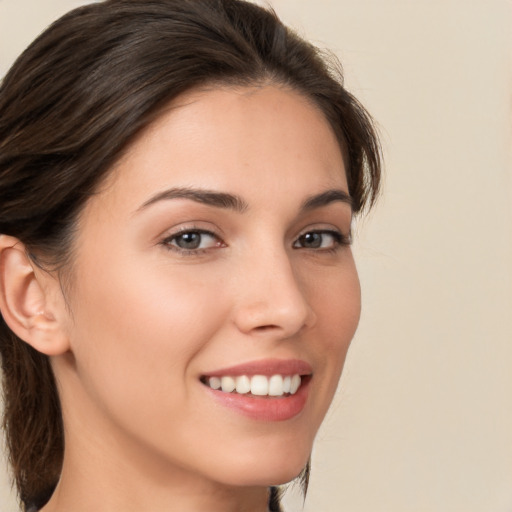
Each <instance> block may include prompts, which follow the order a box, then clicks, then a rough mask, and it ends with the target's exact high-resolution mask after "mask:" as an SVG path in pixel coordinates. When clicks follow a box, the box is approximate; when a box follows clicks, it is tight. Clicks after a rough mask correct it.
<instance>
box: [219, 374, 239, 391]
mask: <svg viewBox="0 0 512 512" xmlns="http://www.w3.org/2000/svg"><path fill="white" fill-rule="evenodd" d="M220 385H221V387H222V391H224V393H231V391H234V390H235V386H236V384H235V379H233V377H222V378H221V379H220Z"/></svg>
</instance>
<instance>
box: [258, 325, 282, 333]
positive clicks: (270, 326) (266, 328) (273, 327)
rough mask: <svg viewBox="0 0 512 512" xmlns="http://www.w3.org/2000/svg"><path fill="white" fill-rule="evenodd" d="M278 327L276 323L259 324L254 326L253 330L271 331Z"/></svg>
mask: <svg viewBox="0 0 512 512" xmlns="http://www.w3.org/2000/svg"><path fill="white" fill-rule="evenodd" d="M278 328H279V327H278V326H277V325H260V326H258V327H255V328H254V330H255V331H259V332H266V331H271V330H273V329H278Z"/></svg>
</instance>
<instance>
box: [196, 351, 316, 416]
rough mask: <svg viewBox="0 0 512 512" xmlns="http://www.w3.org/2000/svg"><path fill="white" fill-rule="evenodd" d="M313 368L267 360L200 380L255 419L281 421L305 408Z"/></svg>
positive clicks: (301, 363)
mask: <svg viewBox="0 0 512 512" xmlns="http://www.w3.org/2000/svg"><path fill="white" fill-rule="evenodd" d="M311 378H312V368H311V365H309V364H308V363H306V362H305V361H301V360H298V359H288V360H280V359H267V360H261V361H252V362H249V363H244V364H241V365H236V366H231V367H228V368H222V369H219V370H215V371H212V372H208V373H207V374H204V375H202V376H201V382H202V383H203V384H204V385H205V389H206V390H207V392H209V393H211V395H212V396H213V397H214V399H215V400H217V401H218V402H220V403H222V404H223V405H225V406H227V407H229V408H231V409H235V410H237V411H238V412H240V413H242V414H244V415H245V416H249V417H251V418H253V419H258V420H264V421H282V420H286V419H290V418H293V417H294V416H296V415H297V414H299V413H300V412H301V411H302V409H303V408H304V406H305V404H306V401H307V397H308V389H309V383H310V381H311Z"/></svg>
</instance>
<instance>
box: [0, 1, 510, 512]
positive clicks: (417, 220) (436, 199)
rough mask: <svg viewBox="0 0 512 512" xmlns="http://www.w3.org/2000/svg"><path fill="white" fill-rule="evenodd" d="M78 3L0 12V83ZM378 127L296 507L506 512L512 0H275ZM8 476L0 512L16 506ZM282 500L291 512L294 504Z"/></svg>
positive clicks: (3, 6)
mask: <svg viewBox="0 0 512 512" xmlns="http://www.w3.org/2000/svg"><path fill="white" fill-rule="evenodd" d="M80 3H83V2H80V1H72V0H0V76H1V75H3V74H4V73H5V71H6V69H7V67H8V66H9V64H10V63H11V62H12V60H13V59H14V57H15V55H16V54H18V53H19V52H20V51H21V50H22V48H23V47H24V46H25V45H26V44H28V42H29V41H30V40H31V39H32V38H33V37H34V36H35V35H36V34H37V33H38V32H39V31H41V29H42V28H43V27H44V26H45V25H46V24H47V23H49V22H50V21H51V20H52V19H54V18H55V17H56V16H58V15H59V14H61V13H63V12H64V11H66V10H68V9H69V8H71V7H73V6H75V5H78V4H80ZM272 4H273V6H274V7H275V9H276V10H277V12H278V13H279V14H280V15H281V16H282V17H283V18H284V19H285V20H286V21H288V22H289V23H290V24H291V25H293V26H294V27H296V28H297V29H298V30H299V32H301V33H303V34H305V35H307V36H308V37H310V38H312V39H313V40H314V41H315V42H317V43H318V44H320V45H321V46H325V47H329V48H332V49H334V50H335V51H336V53H337V54H338V55H339V57H340V58H341V60H342V62H343V64H344V68H345V72H346V83H347V86H348V87H349V89H351V90H352V91H353V92H355V94H356V95H357V96H358V97H359V98H360V99H361V100H362V101H363V103H364V104H365V105H366V106H367V107H368V108H369V110H370V111H371V112H372V113H373V115H374V116H375V118H376V119H377V120H378V122H379V124H380V126H381V131H382V136H383V142H384V147H385V155H386V162H387V171H386V181H385V190H384V196H383V198H382V200H381V201H380V204H379V206H378V208H377V209H376V210H375V212H374V213H373V214H372V215H371V216H370V217H369V218H367V219H365V220H363V221H360V222H359V226H358V232H359V234H358V237H357V241H356V246H355V252H356V255H357V257H358V262H359V269H360V275H361V281H362V286H363V300H364V309H363V315H362V322H361V325H360V329H359V331H358V333H357V335H356V338H355V340H354V344H353V346H352V348H351V351H350V354H349V359H348V361H347V365H346V369H345V373H344V376H343V378H342V383H341V389H340V392H339V395H338V397H337V399H336V402H335V404H334V406H333V408H332V410H331V412H330V414H329V415H328V418H327V420H326V422H325V425H324V427H323V429H322V431H321V432H320V434H319V436H318V440H317V444H316V449H315V452H314V455H313V478H312V482H311V488H310V493H309V495H308V498H307V500H306V505H305V510H306V511H307V512H339V511H343V512H511V511H512V371H511V370H512V206H511V204H512V170H511V169H512V151H511V144H510V143H511V134H512V121H511V85H512V58H511V57H512V36H511V34H512V30H511V28H512V2H511V1H510V0H337V1H336V0H323V1H322V0H315V1H313V0H274V1H273V2H272ZM9 496H10V495H9V484H8V483H7V479H6V477H4V478H2V483H0V503H1V504H2V505H1V507H0V510H1V512H10V511H14V510H16V507H15V505H14V502H13V501H12V498H10V497H9ZM300 509H301V507H300V506H299V501H298V500H297V498H296V497H294V496H292V497H291V498H290V499H289V500H288V508H287V511H288V512H296V511H298V510H300Z"/></svg>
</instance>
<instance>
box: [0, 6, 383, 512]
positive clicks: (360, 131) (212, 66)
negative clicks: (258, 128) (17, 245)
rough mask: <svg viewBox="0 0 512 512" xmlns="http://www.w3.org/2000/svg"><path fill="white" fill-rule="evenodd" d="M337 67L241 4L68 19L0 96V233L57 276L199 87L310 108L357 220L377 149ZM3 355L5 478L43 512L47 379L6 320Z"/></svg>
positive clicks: (55, 453)
mask: <svg viewBox="0 0 512 512" xmlns="http://www.w3.org/2000/svg"><path fill="white" fill-rule="evenodd" d="M338 69H339V66H338V64H337V62H336V60H335V59H330V60H328V61H327V60H325V59H324V58H323V57H322V55H321V53H320V51H319V50H318V49H317V48H315V47H314V46H312V45H310V44H309V43H307V42H305V41H304V40H303V39H301V38H300V37H298V36H297V35H296V34H294V33H293V32H292V31H291V30H289V29H288V28H287V27H285V26H284V25H283V24H282V22H281V21H280V20H279V19H278V18H277V16H276V15H275V13H274V12H272V11H270V10H265V9H263V8H261V7H258V6H256V5H254V4H251V3H248V2H244V1H241V0H107V1H105V2H101V3H95V4H91V5H88V6H84V7H81V8H78V9H76V10H74V11H71V12H70V13H68V14H67V15H65V16H63V17H62V18H61V19H59V20H58V21H56V22H55V23H54V24H53V25H52V26H51V27H50V28H49V29H47V30H46V31H45V32H44V33H43V34H42V35H41V36H39V37H38V38H37V39H36V40H35V41H34V42H33V43H32V44H31V45H30V46H29V47H28V48H27V50H25V52H24V53H23V54H22V55H21V56H20V57H19V59H18V60H17V61H16V63H15V64H14V65H13V67H12V68H11V70H10V71H9V73H8V74H7V75H6V76H5V78H4V80H3V82H2V84H1V87H0V233H2V234H6V235H11V236H14V237H16V238H17V239H19V240H21V241H22V242H23V243H24V244H25V246H26V248H27V251H28V253H29V255H30V257H31V258H32V259H33V260H34V261H35V262H36V263H37V264H39V265H41V266H43V267H45V266H48V265H51V266H52V267H53V268H55V269H57V270H59V269H61V268H65V266H66V263H68V261H69V259H70V254H69V253H70V245H71V242H72V240H73V230H74V227H75V221H76V218H77V215H78V213H79V212H80V210H81V208H82V207H83V205H84V203H85V201H86V200H87V198H88V197H90V195H91V194H93V193H94V191H95V190H96V189H97V186H98V183H99V182H100V180H101V179H102V178H103V177H104V176H105V175H106V173H107V172H108V171H109V169H110V168H111V167H112V165H113V164H114V163H115V162H116V160H118V159H119V157H120V155H121V154H122V152H123V150H124V149H125V148H126V147H127V145H128V144H129V143H130V141H132V140H133V138H134V137H135V136H136V135H137V134H138V133H140V132H141V130H143V129H144V128H145V127H146V126H148V125H149V124H150V123H151V122H152V121H153V120H154V119H155V118H156V117H157V116H158V114H159V112H161V110H162V108H163V107H164V106H165V105H166V104H168V102H169V101H170V100H172V99H173V98H175V97H176V96H178V95H179V94H181V93H183V92H184V91H186V90H189V89H191V88H195V87H199V86H202V85H208V84H227V85H254V84H261V83H276V84H283V85H286V86H288V87H291V88H293V89H295V90H297V91H299V92H301V93H302V94H304V95H305V96H306V97H308V98H309V99H311V100H312V101H313V102H314V103H315V104H316V105H317V106H318V107H319V108H320V109H321V110H322V112H323V113H324V114H325V116H326V118H327V119H328V121H329V122H330V124H331V126H332V127H333V129H334V131H335V133H336V135H337V137H338V140H339V142H340V145H341V146H342V148H343V153H344V157H345V158H346V161H347V164H348V165H347V180H348V187H349V192H350V195H351V196H352V198H353V207H354V212H356V213H357V212H360V211H361V210H362V209H363V208H364V207H365V206H369V205H371V204H372V203H373V201H374V200H375V197H376V194H377V191H378V187H379V179H380V151H379V144H378V139H377V137H376V134H375V131H374V128H373V125H372V122H371V119H370V117H369V116H368V114H367V113H366V112H365V110H364V109H363V108H362V107H361V105H360V104H359V103H358V102H357V100H356V99H355V98H354V97H353V96H352V95H351V94H349V93H348V92H347V91H346V90H345V89H344V87H343V82H342V75H341V73H340V72H339V71H337V70H338ZM0 354H1V358H2V368H3V390H4V428H5V431H6V436H7V447H8V451H9V457H10V462H11V465H12V468H13V471H14V478H15V481H16V485H17V488H18V492H19V495H20V498H21V500H22V501H23V502H24V503H29V502H33V503H35V504H36V506H42V505H44V503H45V502H46V501H47V500H48V499H49V497H50V495H51V493H52V492H53V490H54V488H55V485H56V483H57V481H58V479H59V475H60V471H61V466H62V459H63V450H64V436H63V425H62V416H61V411H60V405H59V398H58V394H57V390H56V386H55V381H54V377H53V373H52V370H51V367H50V363H49V360H48V358H47V357H46V356H44V355H42V354H40V353H39V352H37V351H35V350H34V349H32V348H31V347H30V346H29V345H28V344H26V343H24V342H23V341H21V340H20V339H19V338H17V337H16V336H15V335H14V334H13V333H12V332H11V331H10V330H9V328H8V327H7V325H6V324H5V322H4V320H3V319H2V318H0ZM307 474H308V470H307V471H306V472H305V473H304V475H303V476H305V481H306V482H307ZM306 485H307V483H306ZM278 502H279V499H278V496H277V491H276V490H275V489H272V493H271V504H272V507H273V509H275V510H278V507H279V505H278Z"/></svg>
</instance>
